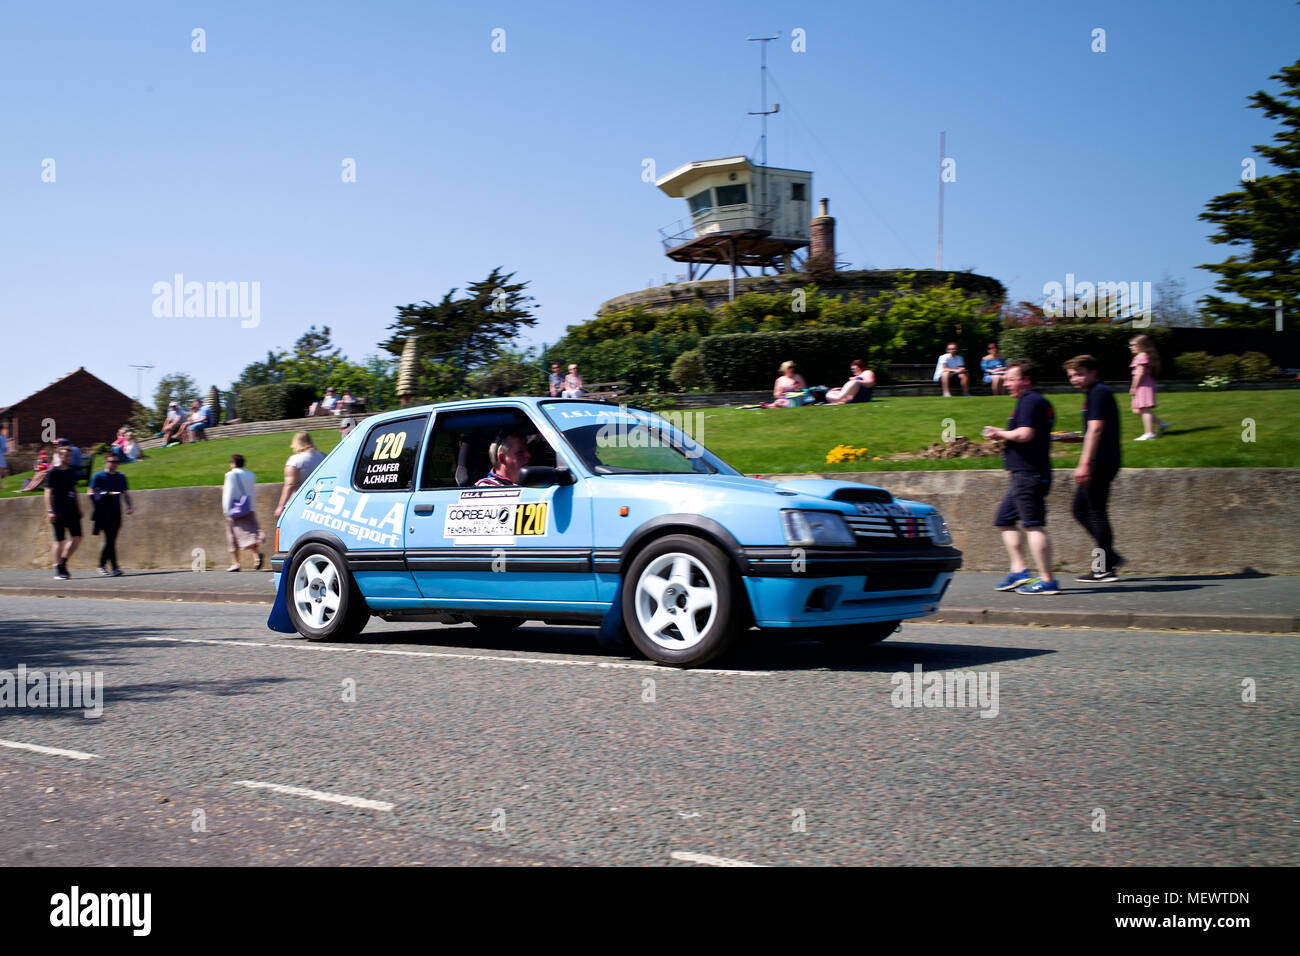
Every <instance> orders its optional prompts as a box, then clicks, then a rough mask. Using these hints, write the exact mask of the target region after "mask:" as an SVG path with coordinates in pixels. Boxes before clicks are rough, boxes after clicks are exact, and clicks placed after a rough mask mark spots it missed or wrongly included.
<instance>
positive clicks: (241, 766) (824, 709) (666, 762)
mask: <svg viewBox="0 0 1300 956" xmlns="http://www.w3.org/2000/svg"><path fill="white" fill-rule="evenodd" d="M4 609H5V613H4V619H3V620H0V671H4V670H8V671H10V672H13V671H15V670H16V668H17V666H18V664H20V663H22V664H25V665H26V667H27V668H28V669H29V671H30V670H33V669H37V668H39V669H42V670H44V671H49V670H53V669H57V668H66V669H77V670H83V671H92V672H93V671H99V672H102V673H103V679H104V684H105V686H104V710H103V714H102V716H100V717H98V718H91V719H88V718H86V717H84V716H83V715H82V713H81V711H80V710H76V711H72V710H67V709H63V710H58V709H40V708H30V707H29V708H16V707H12V706H3V707H0V742H5V743H8V744H13V743H17V744H21V745H35V746H43V747H49V748H60V749H63V750H68V751H76V752H79V753H81V754H83V755H85V754H89V755H93V756H92V757H89V758H88V759H73V758H70V757H68V756H64V755H59V754H53V753H43V752H36V751H32V750H29V749H14V748H12V747H10V746H0V821H2V822H3V825H2V826H0V863H3V864H7V865H14V864H18V865H22V864H43V863H59V864H72V865H82V864H125V865H129V864H167V865H184V864H187V863H189V864H196V865H209V864H215V863H319V864H354V865H360V864H373V863H381V864H412V865H414V864H438V863H463V864H494V863H495V864H499V863H509V864H518V865H547V864H555V863H577V864H592V863H595V864H625V865H698V863H699V862H717V861H735V862H741V863H750V864H760V865H763V864H765V865H792V864H803V865H820V864H966V863H969V864H994V865H999V864H1006V865H1025V864H1029V865H1034V864H1046V865H1070V864H1093V865H1128V864H1171V865H1216V864H1264V865H1296V864H1297V863H1300V839H1298V837H1300V820H1298V819H1297V818H1298V817H1300V811H1298V810H1297V808H1296V806H1295V802H1294V794H1295V793H1296V792H1297V790H1300V786H1298V784H1300V761H1298V760H1297V750H1298V749H1300V744H1297V741H1298V740H1300V734H1298V733H1297V731H1298V730H1300V719H1298V717H1300V714H1298V713H1297V707H1296V700H1297V699H1298V695H1297V690H1300V687H1298V686H1297V685H1298V684H1300V638H1297V637H1295V636H1287V635H1243V634H1223V633H1216V634H1194V633H1187V632H1177V633H1175V632H1156V631H1138V630H1123V631H1110V630H1088V629H1056V628H999V627H974V626H964V625H905V626H904V628H903V630H902V631H901V632H900V633H899V634H896V635H895V636H894V637H893V638H891V639H890V640H889V641H888V642H886V643H884V644H881V645H878V646H876V647H867V648H843V647H839V648H837V647H830V646H824V645H822V644H818V643H812V642H809V643H804V644H794V645H791V644H773V643H757V644H755V645H754V646H752V647H750V648H749V649H747V650H746V651H745V652H743V653H742V654H740V655H739V656H737V657H735V658H732V659H729V660H726V661H723V662H722V663H721V664H720V665H719V669H717V670H715V671H710V672H704V671H675V670H669V669H664V668H660V667H655V666H653V665H650V664H648V663H646V662H644V661H638V660H634V659H632V658H630V657H618V656H610V655H608V654H603V653H601V652H600V649H599V648H598V647H597V646H596V644H595V642H594V631H592V630H591V629H586V628H561V627H541V626H535V627H534V626H530V627H527V628H525V629H524V630H523V631H521V632H519V633H518V634H516V635H513V636H511V637H509V638H506V639H501V640H498V641H496V642H495V643H492V642H487V643H485V641H484V640H483V638H482V635H480V634H478V633H477V632H476V631H474V629H473V628H472V627H470V626H467V625H466V626H461V627H458V628H446V627H440V626H437V625H400V626H399V625H388V624H384V623H382V622H379V621H372V622H371V625H370V627H369V628H368V629H367V631H366V633H365V635H363V637H364V640H363V641H361V642H359V643H356V644H351V645H316V644H311V643H309V642H307V641H305V640H302V639H300V638H297V637H292V636H286V635H279V634H274V633H272V632H270V631H267V630H266V629H265V628H264V627H263V622H264V620H265V615H266V609H265V608H262V607H256V606H242V605H199V604H175V603H155V602H143V601H130V602H125V601H105V600H79V599H61V600H54V599H50V598H12V597H11V598H6V599H5V601H4ZM917 664H919V665H921V667H922V668H923V671H924V673H930V672H932V671H945V672H952V671H973V672H975V673H976V674H982V675H984V677H985V679H986V680H990V679H991V677H992V676H993V675H994V674H996V676H997V680H998V683H997V713H996V716H993V717H981V716H980V712H981V709H982V710H983V711H984V712H985V713H991V712H992V709H993V708H992V706H991V700H989V699H987V698H986V700H985V702H984V706H983V707H982V708H981V707H978V706H945V707H920V708H912V707H896V706H894V701H893V699H892V698H895V697H897V693H896V691H897V689H898V687H899V684H900V682H898V681H894V680H891V678H892V676H893V675H894V674H895V673H897V672H906V673H907V674H908V675H909V680H910V677H911V673H912V671H913V667H914V665H917ZM2 676H3V675H0V677H2ZM1245 679H1249V680H1250V681H1251V682H1253V686H1254V691H1255V694H1256V700H1255V701H1254V702H1244V701H1243V699H1242V695H1243V680H1245ZM985 686H986V690H988V691H989V692H991V691H992V685H991V683H990V684H986V685H985ZM266 785H274V786H278V787H292V788H304V789H305V790H308V791H312V792H315V793H317V794H323V795H326V796H329V795H333V798H334V799H335V800H337V799H339V798H346V799H349V800H350V801H351V803H352V804H353V805H349V804H348V803H339V802H326V801H325V800H324V799H322V798H321V797H320V796H308V795H306V794H303V793H300V792H296V791H295V792H289V793H286V792H279V791H276V790H274V789H271V788H269V787H268V786H266ZM358 800H359V801H362V804H361V805H355V804H356V803H357V801H358ZM196 811H198V812H196ZM1103 813H1104V830H1102V829H1100V828H1099V825H1100V824H1101V823H1102V822H1103V818H1102V816H1101V814H1103ZM199 822H201V823H202V827H201V828H200V827H199ZM710 857H711V858H716V860H714V861H710V860H708V859H707V858H710Z"/></svg>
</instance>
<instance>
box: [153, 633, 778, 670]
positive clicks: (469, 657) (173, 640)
mask: <svg viewBox="0 0 1300 956" xmlns="http://www.w3.org/2000/svg"><path fill="white" fill-rule="evenodd" d="M145 640H147V641H161V642H165V643H170V644H213V645H216V646H218V647H283V648H287V649H288V650H291V651H324V652H330V651H333V652H336V653H339V652H341V653H345V654H378V655H389V656H395V657H440V658H452V659H455V660H466V661H504V662H506V663H510V664H555V665H559V666H563V667H600V668H606V669H609V670H645V671H657V672H658V673H660V674H672V673H688V674H712V675H721V676H726V677H774V676H776V672H775V671H729V670H720V669H714V668H709V667H697V668H694V669H692V670H688V671H682V670H679V669H677V668H668V667H660V666H659V665H658V664H639V663H634V662H631V661H570V660H557V659H554V658H548V657H504V656H501V655H494V654H453V653H450V652H447V651H392V650H383V649H379V648H370V647H330V646H328V645H322V644H308V643H302V644H286V643H278V642H277V643H272V642H268V641H216V640H210V639H205V638H198V637H146V638H145Z"/></svg>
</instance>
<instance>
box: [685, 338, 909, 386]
mask: <svg viewBox="0 0 1300 956" xmlns="http://www.w3.org/2000/svg"><path fill="white" fill-rule="evenodd" d="M885 334H888V330H887V329H885V328H884V327H883V325H882V326H877V327H875V328H861V329H837V328H827V329H808V330H806V331H799V332H749V333H745V334H740V335H707V336H705V337H704V338H702V339H700V345H699V350H700V358H701V361H702V364H703V366H704V373H705V375H706V376H708V379H709V381H710V382H711V383H712V386H713V387H714V388H716V389H717V390H718V391H720V392H739V391H751V390H756V389H769V388H771V387H772V383H773V382H774V381H775V380H776V378H777V376H778V375H779V374H780V371H779V369H780V366H781V363H782V362H785V361H787V360H790V361H793V362H794V363H795V365H796V367H797V369H796V370H797V371H798V373H799V374H800V375H802V376H803V377H804V381H806V382H807V383H808V384H809V385H833V386H834V385H841V384H843V383H844V381H845V380H846V379H847V378H848V377H849V372H848V365H849V362H850V360H852V359H855V358H861V359H864V360H865V361H867V363H868V364H874V363H875V362H876V360H877V359H878V358H879V353H880V350H881V349H882V348H883V347H884V346H885V342H883V341H881V338H882V335H885Z"/></svg>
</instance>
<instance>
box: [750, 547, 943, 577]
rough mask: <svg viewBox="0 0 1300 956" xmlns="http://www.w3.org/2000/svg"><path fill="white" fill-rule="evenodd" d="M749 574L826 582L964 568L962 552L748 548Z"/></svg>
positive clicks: (939, 549) (939, 550) (940, 549)
mask: <svg viewBox="0 0 1300 956" xmlns="http://www.w3.org/2000/svg"><path fill="white" fill-rule="evenodd" d="M743 550H744V553H745V559H746V560H747V561H748V563H749V570H748V572H747V573H748V574H749V575H750V576H752V577H759V578H824V577H837V576H840V575H849V574H870V573H872V572H885V573H891V574H902V573H922V572H931V573H939V572H942V571H956V570H957V569H958V568H960V567H961V552H960V551H956V550H953V549H951V548H934V549H930V550H928V551H925V552H916V551H913V552H910V553H907V554H897V553H895V554H880V555H864V554H862V553H861V552H855V551H849V550H844V549H833V548H744V549H743Z"/></svg>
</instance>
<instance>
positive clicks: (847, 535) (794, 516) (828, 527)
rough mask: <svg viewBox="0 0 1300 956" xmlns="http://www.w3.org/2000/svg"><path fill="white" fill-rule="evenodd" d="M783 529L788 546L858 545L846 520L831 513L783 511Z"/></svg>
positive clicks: (842, 546) (839, 546) (846, 546)
mask: <svg viewBox="0 0 1300 956" xmlns="http://www.w3.org/2000/svg"><path fill="white" fill-rule="evenodd" d="M781 527H782V528H783V529H784V530H785V543H786V544H794V545H801V546H805V547H806V546H808V545H825V546H827V547H832V548H851V547H853V546H854V544H855V543H856V542H855V540H854V538H853V532H852V531H850V530H849V526H848V525H847V524H845V523H844V519H843V518H841V517H840V516H839V515H837V514H834V513H832V512H829V511H782V512H781Z"/></svg>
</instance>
